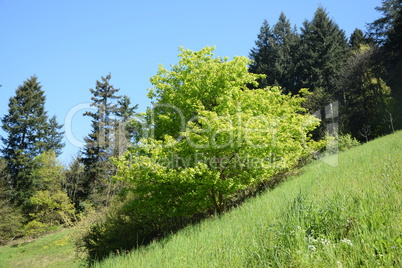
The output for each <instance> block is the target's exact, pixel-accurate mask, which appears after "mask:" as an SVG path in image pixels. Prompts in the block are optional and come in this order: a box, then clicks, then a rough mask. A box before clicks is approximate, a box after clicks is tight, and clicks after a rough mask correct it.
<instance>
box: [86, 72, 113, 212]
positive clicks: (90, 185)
mask: <svg viewBox="0 0 402 268" xmlns="http://www.w3.org/2000/svg"><path fill="white" fill-rule="evenodd" d="M110 79H111V75H110V74H108V75H107V76H106V77H103V76H102V78H101V81H99V80H97V81H96V87H95V89H90V91H91V93H92V94H93V97H92V98H91V99H92V101H93V102H92V104H91V106H93V107H94V108H95V109H96V111H95V112H85V113H84V116H89V117H92V133H91V134H89V136H88V137H86V138H85V143H86V144H85V148H84V152H83V157H82V162H83V164H84V172H85V181H84V184H83V188H84V192H85V193H86V194H87V195H91V199H92V201H93V202H94V203H95V205H101V204H104V203H105V202H107V199H108V198H109V197H110V196H111V195H112V192H113V190H112V189H111V188H113V187H112V186H113V185H112V184H111V182H108V180H110V177H111V175H113V170H114V167H113V164H112V163H111V161H110V157H111V156H112V155H113V151H114V144H113V142H114V138H113V137H114V135H115V132H114V131H115V126H116V120H115V118H113V115H114V113H115V112H116V108H117V105H116V104H114V103H113V101H114V100H116V99H119V98H120V96H116V95H115V94H116V93H117V92H118V91H119V89H115V88H114V87H113V85H111V84H110V83H109V80H110Z"/></svg>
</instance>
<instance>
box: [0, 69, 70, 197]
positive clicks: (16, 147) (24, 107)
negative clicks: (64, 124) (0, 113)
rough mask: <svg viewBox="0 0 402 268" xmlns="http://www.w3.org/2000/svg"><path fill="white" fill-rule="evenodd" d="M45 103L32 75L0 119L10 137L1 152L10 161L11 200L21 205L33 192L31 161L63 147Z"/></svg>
mask: <svg viewBox="0 0 402 268" xmlns="http://www.w3.org/2000/svg"><path fill="white" fill-rule="evenodd" d="M45 101H46V97H45V95H44V91H43V90H42V86H41V85H40V83H39V82H38V78H37V77H36V76H32V77H31V78H29V79H27V80H26V81H24V83H23V85H22V86H19V87H18V88H17V90H16V95H15V96H14V97H11V98H10V101H9V104H8V107H9V109H8V114H6V115H5V116H4V117H3V118H2V120H1V122H2V129H3V130H4V132H5V133H6V134H7V136H6V137H2V138H1V140H2V142H3V144H4V147H3V148H2V149H1V153H2V155H3V157H4V159H5V160H6V161H7V171H8V173H9V176H10V178H9V181H8V184H9V186H10V189H11V190H10V193H11V200H12V201H13V202H16V203H17V204H18V205H21V204H23V203H24V202H25V201H26V200H27V198H29V197H30V195H31V194H32V193H33V191H34V189H33V182H32V177H31V172H32V160H33V159H34V158H35V157H36V156H38V155H40V154H41V153H43V152H44V151H47V150H57V151H60V149H61V148H62V147H63V144H62V143H61V135H62V133H60V132H59V129H60V128H61V126H59V125H58V124H57V121H56V119H55V118H52V119H51V120H50V121H49V120H48V116H47V112H46V111H45ZM56 137H57V138H56ZM50 140H52V142H51V143H50V142H49V141H50Z"/></svg>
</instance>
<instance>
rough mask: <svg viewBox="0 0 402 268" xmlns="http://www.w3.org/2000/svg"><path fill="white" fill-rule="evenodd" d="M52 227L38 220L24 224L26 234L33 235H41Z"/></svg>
mask: <svg viewBox="0 0 402 268" xmlns="http://www.w3.org/2000/svg"><path fill="white" fill-rule="evenodd" d="M49 228H50V225H49V224H46V223H42V222H40V221H37V220H33V221H30V222H28V223H27V224H26V225H25V226H24V235H26V236H32V237H35V238H36V237H39V236H40V235H42V234H44V233H46V232H47V231H48V230H49Z"/></svg>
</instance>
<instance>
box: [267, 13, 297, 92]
mask: <svg viewBox="0 0 402 268" xmlns="http://www.w3.org/2000/svg"><path fill="white" fill-rule="evenodd" d="M273 34H274V45H273V46H274V49H275V51H276V59H275V81H276V84H277V85H279V86H281V87H282V90H284V91H285V92H286V93H287V92H292V93H294V94H297V93H298V92H299V90H300V88H297V87H296V77H297V76H296V74H295V71H296V70H295V68H296V58H297V54H296V53H297V51H298V46H299V42H300V40H299V35H298V33H297V30H296V28H292V26H291V24H290V21H289V20H288V19H287V18H286V16H285V14H284V13H283V12H282V13H281V15H280V16H279V20H278V22H277V23H276V24H275V25H274V27H273Z"/></svg>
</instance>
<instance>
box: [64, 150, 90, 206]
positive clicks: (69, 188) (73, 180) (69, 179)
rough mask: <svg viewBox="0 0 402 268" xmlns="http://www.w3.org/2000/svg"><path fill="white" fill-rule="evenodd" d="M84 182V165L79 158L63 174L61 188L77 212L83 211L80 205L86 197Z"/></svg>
mask: <svg viewBox="0 0 402 268" xmlns="http://www.w3.org/2000/svg"><path fill="white" fill-rule="evenodd" d="M84 181H85V173H84V165H83V163H82V160H81V158H80V157H76V158H75V159H74V160H73V162H72V163H71V164H70V165H69V167H68V168H67V170H66V171H65V173H64V176H63V183H62V188H63V190H64V191H65V192H66V193H67V195H68V197H69V198H70V200H71V202H72V203H73V204H74V206H75V208H76V209H77V210H83V209H84V208H83V207H81V205H82V203H83V202H84V201H85V198H86V197H87V194H86V192H85V189H84V187H83V185H84Z"/></svg>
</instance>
